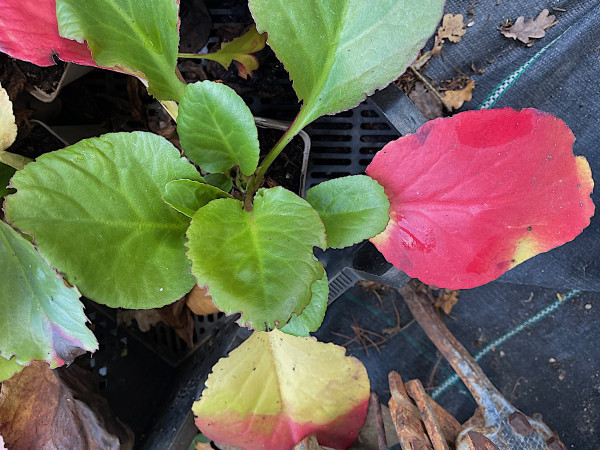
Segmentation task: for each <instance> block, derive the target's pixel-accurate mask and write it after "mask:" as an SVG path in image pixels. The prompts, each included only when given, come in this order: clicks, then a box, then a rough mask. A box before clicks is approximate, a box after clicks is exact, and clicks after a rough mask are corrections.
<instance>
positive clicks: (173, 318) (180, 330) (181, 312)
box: [158, 297, 194, 348]
mask: <svg viewBox="0 0 600 450" xmlns="http://www.w3.org/2000/svg"><path fill="white" fill-rule="evenodd" d="M158 313H159V314H160V317H161V318H162V320H163V321H164V322H165V323H166V324H167V325H169V326H170V327H171V328H173V330H175V333H177V336H179V337H180V338H181V339H183V340H184V341H185V343H186V344H187V346H188V347H190V348H191V347H193V346H194V318H193V317H192V312H191V311H190V309H189V308H188V306H187V304H186V300H185V297H183V298H181V299H179V300H177V301H176V302H175V303H171V304H170V305H166V306H163V307H162V308H160V309H158Z"/></svg>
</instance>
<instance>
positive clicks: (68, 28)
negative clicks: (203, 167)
mask: <svg viewBox="0 0 600 450" xmlns="http://www.w3.org/2000/svg"><path fill="white" fill-rule="evenodd" d="M178 6H179V2H178V1H176V0H152V1H146V0H104V1H101V2H82V1H80V0H56V15H57V18H58V30H59V33H60V35H61V36H62V37H65V38H68V39H75V40H77V41H79V42H83V41H84V40H85V41H87V44H88V47H89V49H90V51H91V52H92V56H93V58H94V60H95V61H96V62H97V63H98V65H100V66H104V67H117V68H118V69H120V70H123V71H125V72H127V73H130V74H132V75H136V76H140V75H142V76H143V77H145V78H146V79H147V80H148V83H149V88H148V92H150V94H152V95H154V96H155V97H156V98H158V99H159V100H176V101H179V100H180V99H181V96H182V95H183V90H184V88H185V84H184V83H182V82H181V81H179V79H178V78H177V75H176V74H175V68H176V64H177V48H178V46H179V32H178V27H179V16H178Z"/></svg>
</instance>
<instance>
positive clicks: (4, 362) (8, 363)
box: [0, 357, 25, 448]
mask: <svg viewBox="0 0 600 450" xmlns="http://www.w3.org/2000/svg"><path fill="white" fill-rule="evenodd" d="M23 367H25V366H22V365H21V364H18V363H16V362H15V359H14V358H12V359H10V360H8V359H5V358H2V357H0V382H2V381H4V380H8V379H9V378H10V377H12V376H13V375H14V374H15V373H17V372H20V371H21V370H23ZM0 442H2V441H0ZM0 448H2V447H0Z"/></svg>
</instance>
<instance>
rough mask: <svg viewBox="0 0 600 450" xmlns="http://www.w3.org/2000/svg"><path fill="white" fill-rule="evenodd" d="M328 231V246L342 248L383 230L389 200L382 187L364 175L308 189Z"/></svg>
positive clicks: (308, 193) (311, 199) (308, 197)
mask: <svg viewBox="0 0 600 450" xmlns="http://www.w3.org/2000/svg"><path fill="white" fill-rule="evenodd" d="M306 201H307V202H308V203H310V204H311V205H312V207H313V208H315V209H316V210H317V212H318V213H319V216H321V220H322V221H323V224H324V225H325V230H326V232H327V246H328V247H333V248H343V247H348V246H350V245H354V244H356V243H358V242H361V241H363V240H365V239H368V238H370V237H373V236H375V235H377V234H379V233H381V232H382V231H383V230H384V229H385V226H386V225H387V223H388V220H389V209H390V202H389V201H388V199H387V197H386V195H385V193H384V192H383V187H381V186H380V185H379V184H378V183H377V182H376V181H375V180H373V179H372V178H369V177H367V176H365V175H354V176H349V177H343V178H336V179H333V180H329V181H325V182H323V183H320V184H318V185H316V186H314V187H312V188H310V189H309V190H308V191H307V192H306Z"/></svg>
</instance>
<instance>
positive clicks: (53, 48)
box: [0, 0, 96, 66]
mask: <svg viewBox="0 0 600 450" xmlns="http://www.w3.org/2000/svg"><path fill="white" fill-rule="evenodd" d="M0 10H1V11H2V13H1V14H0V51H1V52H4V53H6V54H8V55H10V56H12V57H13V58H17V59H22V60H25V61H30V62H32V63H34V64H36V65H38V66H51V65H53V64H55V61H54V59H53V57H54V56H55V55H56V56H58V57H59V58H60V59H62V60H63V61H68V62H74V63H77V64H83V65H86V66H96V63H95V62H94V60H93V59H92V54H91V53H90V51H89V49H88V48H87V45H86V44H85V43H79V42H77V41H73V40H71V39H65V38H62V37H60V36H59V34H58V22H57V20H56V1H55V0H41V1H38V2H30V1H24V2H18V1H14V0H0Z"/></svg>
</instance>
